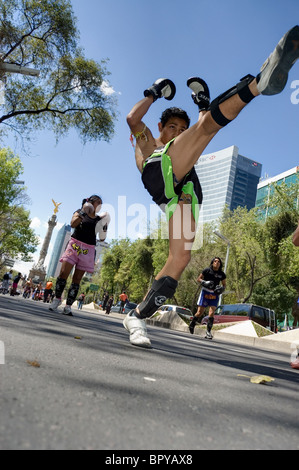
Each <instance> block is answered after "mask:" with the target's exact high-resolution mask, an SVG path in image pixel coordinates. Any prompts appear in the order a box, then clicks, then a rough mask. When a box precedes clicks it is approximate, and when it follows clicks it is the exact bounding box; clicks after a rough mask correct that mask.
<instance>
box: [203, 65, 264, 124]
mask: <svg viewBox="0 0 299 470" xmlns="http://www.w3.org/2000/svg"><path fill="white" fill-rule="evenodd" d="M254 78H255V77H254V76H253V75H250V74H248V75H246V76H245V77H243V78H241V80H240V82H239V83H237V85H235V86H233V87H232V88H230V89H229V90H227V91H225V92H224V93H222V95H219V96H218V97H217V98H215V99H214V100H213V101H212V103H211V105H210V107H209V110H210V111H211V115H212V118H213V119H214V121H215V122H216V123H217V124H219V126H222V127H224V126H226V125H227V124H229V123H230V122H231V121H230V119H227V118H226V117H225V116H224V115H223V114H222V112H221V111H220V108H219V105H220V104H221V103H223V102H224V101H226V100H228V99H229V98H230V97H231V96H233V95H236V94H238V95H239V97H240V98H241V100H242V101H243V102H244V103H250V101H251V100H252V99H253V98H254V95H253V94H252V93H251V91H250V90H249V86H248V85H249V84H250V83H251V82H252V80H254Z"/></svg>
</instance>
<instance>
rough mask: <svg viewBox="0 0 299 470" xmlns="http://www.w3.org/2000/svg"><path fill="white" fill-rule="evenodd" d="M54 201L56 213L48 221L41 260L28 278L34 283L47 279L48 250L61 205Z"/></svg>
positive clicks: (40, 255)
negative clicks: (46, 261) (46, 260)
mask: <svg viewBox="0 0 299 470" xmlns="http://www.w3.org/2000/svg"><path fill="white" fill-rule="evenodd" d="M52 201H53V204H54V206H55V209H54V213H53V214H52V217H50V219H49V220H48V230H47V234H46V236H45V239H44V243H43V246H42V248H41V250H40V254H39V260H38V262H37V263H36V264H34V265H33V267H32V269H31V270H30V272H29V276H28V277H29V278H31V279H32V281H33V282H44V280H45V279H46V273H47V268H46V266H45V259H46V256H47V254H48V249H49V245H50V241H51V238H52V233H53V230H54V227H55V226H56V224H57V215H56V214H57V212H58V207H59V206H60V204H61V202H60V203H59V204H57V203H56V202H55V201H54V200H53V199H52Z"/></svg>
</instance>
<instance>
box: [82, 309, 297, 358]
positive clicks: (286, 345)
mask: <svg viewBox="0 0 299 470" xmlns="http://www.w3.org/2000/svg"><path fill="white" fill-rule="evenodd" d="M85 311H86V312H87V311H88V312H90V313H95V314H100V315H102V316H104V317H105V318H109V317H113V318H120V319H124V318H125V315H123V314H121V313H116V312H110V313H109V314H106V313H105V312H104V311H103V310H100V309H99V310H91V309H85ZM146 323H147V324H148V325H150V326H156V327H160V328H166V329H170V330H174V331H180V332H183V333H189V328H188V325H182V324H179V322H178V321H175V320H173V321H163V320H162V319H161V317H160V318H149V319H147V320H146ZM194 335H195V336H201V337H204V336H205V331H204V330H202V329H199V328H195V330H194ZM213 337H214V339H216V340H217V341H225V342H230V343H233V344H242V345H244V346H248V347H255V348H259V349H264V350H268V351H276V352H280V353H284V354H290V355H291V354H292V353H293V352H294V349H295V347H294V341H291V342H288V341H275V340H274V339H272V338H271V340H269V339H268V338H269V337H267V336H265V337H261V338H257V337H253V336H245V335H236V334H232V333H224V332H221V333H220V332H219V331H214V332H213Z"/></svg>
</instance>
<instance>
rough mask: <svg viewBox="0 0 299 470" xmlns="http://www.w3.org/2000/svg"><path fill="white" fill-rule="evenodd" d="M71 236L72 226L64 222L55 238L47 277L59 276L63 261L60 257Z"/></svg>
mask: <svg viewBox="0 0 299 470" xmlns="http://www.w3.org/2000/svg"><path fill="white" fill-rule="evenodd" d="M70 238H71V226H70V225H66V224H64V225H63V226H62V227H61V229H60V230H59V232H58V233H57V237H56V240H55V244H54V248H53V252H52V255H51V258H50V262H49V266H48V269H47V277H57V276H58V274H59V271H60V267H61V263H59V259H60V257H61V255H62V253H63V252H64V250H65V248H66V245H67V243H68V241H69V239H70Z"/></svg>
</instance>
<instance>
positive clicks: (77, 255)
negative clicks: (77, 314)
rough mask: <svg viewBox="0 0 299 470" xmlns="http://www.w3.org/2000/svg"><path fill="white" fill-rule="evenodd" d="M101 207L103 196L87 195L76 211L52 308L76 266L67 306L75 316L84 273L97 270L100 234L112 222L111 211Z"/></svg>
mask: <svg viewBox="0 0 299 470" xmlns="http://www.w3.org/2000/svg"><path fill="white" fill-rule="evenodd" d="M101 207H102V199H101V197H100V196H97V195H95V194H94V195H92V196H90V197H89V198H86V199H83V201H82V206H81V209H78V210H76V211H75V212H74V214H73V217H72V220H71V227H72V228H73V229H74V231H73V233H72V237H71V239H70V241H69V243H68V245H67V247H66V250H65V252H64V253H63V255H62V257H61V258H60V261H61V263H62V266H61V270H60V274H59V276H58V278H57V280H56V286H55V298H54V299H53V301H52V303H51V305H50V307H49V310H51V311H53V312H55V311H58V307H59V305H60V304H61V298H62V293H63V291H64V288H65V286H66V281H67V279H68V277H69V275H70V273H71V271H72V269H73V267H74V266H75V270H74V274H73V278H72V283H71V285H70V288H69V290H68V293H67V299H66V306H65V307H64V310H63V313H64V315H68V316H72V308H71V307H72V305H73V303H74V301H75V300H76V297H77V294H78V291H79V287H80V282H81V279H82V277H83V275H84V273H85V272H88V273H93V271H94V262H95V254H96V252H95V247H96V240H97V234H98V238H99V240H100V241H104V240H105V238H106V235H107V230H108V224H109V222H110V216H109V214H108V212H103V213H101V214H100V215H97V213H98V212H100V210H101Z"/></svg>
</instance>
